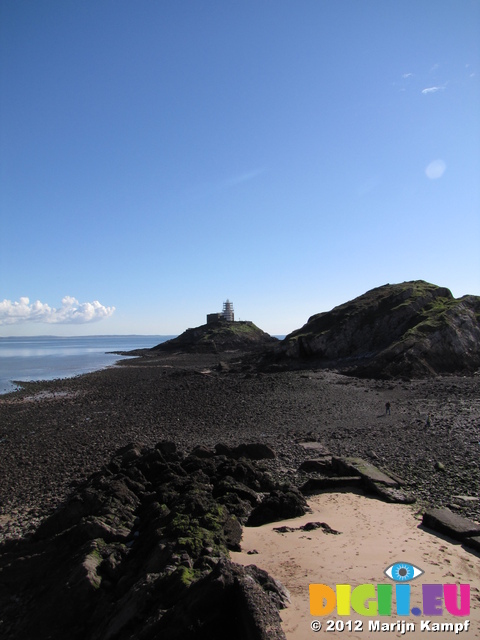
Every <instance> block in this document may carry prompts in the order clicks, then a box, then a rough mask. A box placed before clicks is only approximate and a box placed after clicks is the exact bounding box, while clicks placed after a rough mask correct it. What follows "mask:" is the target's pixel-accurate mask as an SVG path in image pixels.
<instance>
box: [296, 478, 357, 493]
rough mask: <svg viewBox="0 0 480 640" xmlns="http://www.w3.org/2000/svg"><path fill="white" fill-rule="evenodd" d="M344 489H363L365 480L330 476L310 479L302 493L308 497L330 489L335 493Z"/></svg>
mask: <svg viewBox="0 0 480 640" xmlns="http://www.w3.org/2000/svg"><path fill="white" fill-rule="evenodd" d="M344 487H355V488H361V487H363V479H362V478H361V477H360V476H329V477H326V478H309V479H308V480H307V481H306V482H305V483H304V484H303V485H302V486H301V487H300V491H301V492H302V493H303V495H305V496H307V495H310V494H312V493H318V492H319V491H324V490H325V489H328V490H329V491H335V490H336V489H343V488H344Z"/></svg>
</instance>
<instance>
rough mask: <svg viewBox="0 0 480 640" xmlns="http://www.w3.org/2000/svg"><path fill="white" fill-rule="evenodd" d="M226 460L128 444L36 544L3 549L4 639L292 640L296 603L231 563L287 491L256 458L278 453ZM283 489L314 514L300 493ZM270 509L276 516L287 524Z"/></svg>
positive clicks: (46, 525) (239, 453) (204, 452)
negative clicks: (288, 622)
mask: <svg viewBox="0 0 480 640" xmlns="http://www.w3.org/2000/svg"><path fill="white" fill-rule="evenodd" d="M219 451H222V453H219ZM228 451H229V449H228V448H227V447H225V446H222V445H219V446H218V447H217V451H215V450H209V449H207V448H205V447H197V449H196V450H194V451H193V452H192V453H191V454H190V455H187V456H185V455H183V454H181V453H179V452H178V451H177V449H176V447H175V445H174V444H173V443H171V442H160V443H159V444H157V446H156V447H155V448H154V449H145V448H143V447H141V446H139V445H135V444H131V445H128V446H126V447H123V448H122V449H120V450H119V451H117V453H116V455H115V456H114V457H113V458H112V460H111V461H110V463H109V464H108V465H107V466H106V467H105V468H104V469H103V470H102V471H101V472H99V473H96V474H94V475H93V476H91V477H90V478H89V479H88V480H87V481H86V482H85V483H84V484H83V485H81V486H80V487H78V488H77V490H76V491H75V492H74V493H73V494H72V495H71V496H70V498H69V499H68V500H67V501H66V502H65V503H64V504H63V505H62V506H61V507H60V508H59V509H58V510H57V511H56V512H55V513H54V514H53V515H52V516H51V517H49V518H48V519H47V520H45V521H44V522H43V523H42V524H41V525H40V527H39V528H38V529H37V531H36V533H35V534H34V536H33V537H30V538H26V539H20V540H18V541H10V542H6V543H4V544H3V545H2V546H0V577H1V580H0V611H1V612H2V616H1V617H2V627H1V628H2V638H5V640H7V639H13V638H18V639H20V638H22V639H23V638H37V639H38V640H43V639H45V640H46V639H47V638H50V639H54V640H55V639H57V638H58V639H60V638H62V639H63V638H70V639H71V640H77V639H78V640H80V639H81V640H114V639H115V640H127V639H132V638H135V640H137V639H138V640H149V639H153V638H158V637H162V638H164V639H168V640H177V639H178V640H180V639H182V640H184V639H192V640H193V639H197V638H209V639H213V640H215V639H217V638H218V639H220V638H222V639H223V638H224V637H225V633H226V630H227V629H228V636H229V637H231V638H234V639H235V638H238V640H240V639H241V640H249V639H250V638H251V639H255V640H257V639H258V640H267V639H271V638H274V639H278V640H280V639H283V638H284V634H283V632H282V630H281V626H280V617H279V614H278V607H284V606H286V602H287V600H288V594H287V593H286V592H285V590H284V589H283V588H282V586H281V585H280V584H279V583H277V582H276V581H275V580H274V579H273V578H270V576H268V574H267V573H266V572H264V571H261V570H260V569H258V568H257V567H254V566H250V567H245V568H244V567H241V566H238V565H235V564H233V563H232V562H231V561H230V560H229V558H228V550H229V549H233V550H239V549H240V540H241V535H242V528H241V525H242V524H243V523H245V522H246V521H247V519H248V518H249V516H250V514H251V513H252V511H254V510H255V508H257V507H259V506H260V505H261V504H262V502H263V501H264V500H266V501H267V502H268V501H269V499H270V497H271V496H272V495H275V496H276V495H277V493H278V490H279V489H280V487H278V486H277V485H276V484H275V482H274V481H273V480H272V478H271V476H270V475H269V473H267V472H266V471H264V470H262V469H261V468H260V467H259V466H258V464H257V463H254V462H252V460H251V459H249V458H248V457H247V456H249V455H250V456H251V457H252V458H257V459H258V458H260V457H262V455H263V457H265V456H266V457H270V456H271V454H272V453H273V452H272V450H271V449H269V448H268V447H264V446H263V445H258V446H257V445H255V444H254V443H253V444H250V445H245V446H244V447H237V448H236V449H234V450H233V452H234V455H233V456H228V455H225V453H224V452H227V453H228ZM262 452H263V453H262ZM197 454H199V455H197ZM281 490H282V491H283V492H284V493H288V492H289V491H291V492H293V493H294V494H296V495H298V497H299V500H298V501H297V511H296V512H295V515H297V512H298V510H299V511H300V512H301V513H305V509H304V508H303V509H302V508H301V506H302V505H303V506H305V501H304V499H303V498H302V496H300V494H298V492H296V491H295V490H294V489H290V488H289V487H285V486H282V487H281ZM268 504H269V514H270V518H271V519H273V520H275V519H277V520H278V519H280V517H284V516H285V512H284V510H282V511H281V512H280V511H277V512H275V511H274V510H272V508H271V504H270V502H269V503H268ZM299 505H300V507H299ZM233 621H235V624H232V623H233Z"/></svg>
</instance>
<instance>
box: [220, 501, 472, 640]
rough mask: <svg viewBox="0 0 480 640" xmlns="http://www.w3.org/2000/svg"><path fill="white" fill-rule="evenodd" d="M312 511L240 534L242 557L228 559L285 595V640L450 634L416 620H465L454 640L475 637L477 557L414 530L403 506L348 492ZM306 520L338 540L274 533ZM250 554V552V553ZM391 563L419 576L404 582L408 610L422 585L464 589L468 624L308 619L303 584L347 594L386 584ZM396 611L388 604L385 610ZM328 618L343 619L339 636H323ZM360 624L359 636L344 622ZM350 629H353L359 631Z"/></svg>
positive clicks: (314, 504)
mask: <svg viewBox="0 0 480 640" xmlns="http://www.w3.org/2000/svg"><path fill="white" fill-rule="evenodd" d="M308 503H309V506H310V508H311V509H312V513H310V514H307V515H305V516H302V517H301V518H297V519H294V520H285V521H283V522H276V523H272V524H267V525H264V526H261V527H256V528H252V527H248V528H244V531H243V540H242V552H241V553H232V554H231V555H232V558H233V559H234V560H235V561H236V562H239V563H241V564H244V565H248V564H252V563H255V564H256V565H257V566H259V567H261V568H263V569H265V570H267V571H268V572H269V573H270V574H271V575H273V576H274V577H275V578H277V579H278V580H280V582H281V583H282V584H283V585H284V586H285V587H286V588H287V589H288V590H289V592H290V596H291V605H290V606H289V607H288V608H287V609H285V610H283V611H281V617H282V621H283V629H284V632H285V635H286V636H287V639H288V640H307V639H309V640H311V639H312V638H321V637H322V636H323V635H324V634H327V637H338V638H343V639H345V640H353V639H355V640H362V639H364V638H372V637H375V636H376V635H377V634H378V635H379V636H380V637H382V638H385V639H388V638H400V637H402V635H405V636H407V637H411V638H421V637H429V635H430V633H434V637H435V638H441V639H442V640H444V639H445V640H447V639H451V638H453V637H455V633H454V632H452V631H446V632H442V631H438V632H433V631H430V632H428V631H423V632H422V631H421V630H420V621H422V620H423V621H424V620H427V619H430V620H432V623H433V622H435V621H437V622H442V623H447V622H452V623H454V624H455V623H458V622H464V621H465V620H466V619H468V620H470V625H469V629H468V630H467V631H463V632H460V633H459V634H458V637H464V638H468V639H469V640H470V639H474V638H480V556H479V554H477V553H475V552H472V551H466V550H465V549H464V548H462V546H461V545H460V544H457V543H455V542H454V541H452V540H450V539H447V538H444V537H442V536H437V535H433V534H432V533H430V532H428V531H427V530H425V529H423V528H422V527H421V526H420V523H421V521H420V520H419V519H418V516H415V509H414V508H413V507H411V506H407V505H394V504H387V503H384V502H381V501H379V500H377V499H375V498H370V497H366V496H364V495H363V494H359V493H352V492H339V493H324V494H320V495H318V496H314V497H312V498H310V499H309V500H308ZM308 522H326V523H327V524H328V525H329V526H330V527H331V528H332V529H334V530H336V531H340V532H341V533H340V534H338V535H334V534H332V533H326V532H325V531H324V530H323V529H322V528H318V529H315V530H312V531H304V530H301V529H300V530H295V531H288V532H286V533H279V532H278V531H276V529H278V528H279V527H283V526H286V527H291V528H295V529H297V528H299V527H301V526H302V525H305V524H306V523H308ZM254 551H256V552H257V553H252V552H254ZM395 562H408V563H410V564H413V565H415V566H416V567H418V568H420V569H422V570H423V571H424V572H425V573H424V575H422V576H419V577H418V578H417V579H415V580H413V581H412V583H411V585H412V586H411V603H412V607H413V606H414V605H415V606H416V605H418V603H421V584H422V583H427V584H434V583H437V584H448V583H455V584H460V583H468V584H470V586H471V611H470V615H469V616H468V617H467V618H462V617H456V616H452V615H450V614H448V612H446V610H445V609H444V612H443V615H441V616H438V620H435V617H432V616H430V617H429V618H427V617H425V616H423V615H421V616H414V615H410V617H408V618H403V617H400V616H397V615H392V616H391V617H389V616H386V617H379V616H374V617H371V618H367V617H363V616H360V615H358V614H356V613H355V612H354V611H353V610H352V612H351V615H350V616H338V615H337V614H336V611H335V612H334V613H332V614H330V615H328V616H325V618H321V617H318V616H312V615H310V606H309V584H311V583H322V584H326V585H329V586H332V587H335V585H336V584H345V583H346V584H350V585H352V589H353V588H354V587H355V586H357V585H360V584H364V583H371V584H373V585H377V584H386V583H389V582H390V583H392V581H390V580H389V579H388V578H387V577H386V576H385V575H384V571H385V569H387V567H388V566H390V565H392V564H393V563H395ZM392 611H395V605H393V607H392ZM327 620H333V621H337V620H343V622H344V623H345V628H344V630H343V631H342V632H339V631H333V632H330V633H329V632H328V623H327ZM349 620H351V621H352V623H353V627H355V621H356V620H358V621H360V624H361V627H362V631H360V630H357V631H355V630H354V629H352V630H349V628H348V625H347V624H346V623H347V621H349ZM369 620H372V621H376V620H378V621H380V622H388V623H395V622H396V621H397V620H399V621H401V620H404V621H405V622H413V623H415V632H405V633H404V634H402V632H401V627H400V630H398V631H384V632H381V631H380V632H368V624H369ZM314 621H321V622H322V629H321V630H320V631H319V632H318V633H315V632H314V631H313V630H312V628H311V624H312V622H314ZM360 624H357V628H360Z"/></svg>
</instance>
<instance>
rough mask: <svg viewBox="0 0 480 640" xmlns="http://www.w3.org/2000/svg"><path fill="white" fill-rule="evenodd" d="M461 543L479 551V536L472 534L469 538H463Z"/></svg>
mask: <svg viewBox="0 0 480 640" xmlns="http://www.w3.org/2000/svg"><path fill="white" fill-rule="evenodd" d="M463 545H464V546H465V547H470V548H471V549H475V551H480V536H472V537H471V538H465V540H464V541H463Z"/></svg>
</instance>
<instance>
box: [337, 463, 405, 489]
mask: <svg viewBox="0 0 480 640" xmlns="http://www.w3.org/2000/svg"><path fill="white" fill-rule="evenodd" d="M333 464H334V465H335V467H336V468H337V469H338V473H341V474H344V475H349V474H350V475H358V476H361V477H362V478H363V479H364V480H369V481H372V482H377V483H380V484H384V485H385V486H387V487H398V482H397V481H396V480H394V479H393V478H391V477H390V476H388V475H387V474H386V473H384V472H383V471H381V470H380V469H378V468H377V467H375V466H374V465H373V464H371V463H370V462H367V461H366V460H362V458H337V457H334V458H333Z"/></svg>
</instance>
